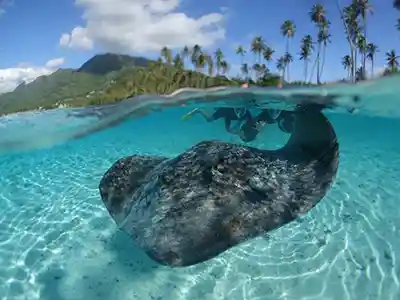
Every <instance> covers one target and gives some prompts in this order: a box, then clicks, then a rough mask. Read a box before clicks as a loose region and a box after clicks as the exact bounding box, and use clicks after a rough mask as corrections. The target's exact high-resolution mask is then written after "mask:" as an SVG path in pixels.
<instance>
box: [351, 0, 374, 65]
mask: <svg viewBox="0 0 400 300" xmlns="http://www.w3.org/2000/svg"><path fill="white" fill-rule="evenodd" d="M353 5H354V6H355V9H356V11H357V14H358V15H360V16H361V19H362V21H363V29H364V30H363V31H364V32H363V35H364V38H365V40H366V41H367V15H368V13H370V14H372V12H373V11H372V5H371V3H369V0H353ZM364 67H365V66H364Z"/></svg>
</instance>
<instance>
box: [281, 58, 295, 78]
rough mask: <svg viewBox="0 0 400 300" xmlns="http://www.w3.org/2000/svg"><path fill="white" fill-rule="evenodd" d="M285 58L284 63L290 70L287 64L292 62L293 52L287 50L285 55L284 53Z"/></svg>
mask: <svg viewBox="0 0 400 300" xmlns="http://www.w3.org/2000/svg"><path fill="white" fill-rule="evenodd" d="M283 59H284V63H285V67H286V70H289V69H288V67H287V66H288V64H290V63H291V62H293V56H292V54H290V53H289V52H286V53H285V55H283ZM287 77H289V76H287ZM288 80H289V79H288Z"/></svg>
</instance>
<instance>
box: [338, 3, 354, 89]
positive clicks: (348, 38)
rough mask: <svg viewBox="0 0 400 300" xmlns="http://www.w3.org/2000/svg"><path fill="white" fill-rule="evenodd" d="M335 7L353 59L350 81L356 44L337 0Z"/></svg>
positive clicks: (352, 75)
mask: <svg viewBox="0 0 400 300" xmlns="http://www.w3.org/2000/svg"><path fill="white" fill-rule="evenodd" d="M336 7H337V9H338V10H339V13H340V18H341V19H342V23H343V27H344V29H345V31H346V38H347V42H348V43H349V46H350V53H351V58H352V61H353V67H352V70H351V72H352V74H351V77H352V81H353V82H354V79H355V74H356V72H355V64H354V60H353V58H354V56H355V55H354V52H355V49H356V46H355V44H354V42H353V40H352V39H351V36H350V31H349V28H348V27H347V24H346V21H345V18H344V15H343V11H342V9H341V8H340V3H339V0H336Z"/></svg>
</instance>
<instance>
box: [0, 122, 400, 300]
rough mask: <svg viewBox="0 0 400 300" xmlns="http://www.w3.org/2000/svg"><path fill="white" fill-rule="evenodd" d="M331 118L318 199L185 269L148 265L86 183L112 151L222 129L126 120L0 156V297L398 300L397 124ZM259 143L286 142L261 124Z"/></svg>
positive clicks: (93, 183) (158, 148) (172, 148)
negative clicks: (330, 169) (330, 158)
mask: <svg viewBox="0 0 400 300" xmlns="http://www.w3.org/2000/svg"><path fill="white" fill-rule="evenodd" d="M331 119H332V120H333V124H334V125H335V128H336V130H337V133H338V136H339V137H340V147H341V149H340V150H341V160H340V167H339V174H338V179H337V180H336V182H335V184H334V186H333V188H332V190H331V191H330V193H329V195H328V196H327V197H326V198H325V199H324V200H323V201H322V202H321V203H320V204H319V205H318V206H317V207H316V208H315V209H313V210H312V211H311V213H309V214H307V215H306V216H305V217H304V218H302V219H300V220H298V221H296V222H293V223H291V224H289V225H288V226H286V227H283V228H281V229H279V230H277V231H276V232H273V233H272V234H270V235H269V236H265V237H260V238H258V239H255V240H252V241H250V242H248V243H246V244H243V245H241V246H239V247H235V248H233V249H231V250H229V251H227V252H226V253H224V254H223V255H220V256H218V257H217V258H215V259H213V260H211V261H209V262H207V263H205V264H201V265H198V266H194V267H190V268H186V269H169V268H166V267H160V266H158V265H157V264H155V263H153V262H152V261H151V260H150V259H148V258H147V257H146V256H145V255H144V254H143V253H142V252H141V251H140V250H139V249H137V248H136V247H135V245H134V244H133V243H132V241H131V240H130V238H129V237H127V236H126V235H125V234H123V233H122V232H120V231H118V230H117V228H116V226H115V224H114V223H113V220H112V219H111V217H109V215H108V213H107V211H106V210H105V208H104V206H103V204H102V202H101V200H100V198H99V194H98V191H97V186H98V182H99V180H100V178H101V176H102V175H103V173H104V171H106V170H107V169H108V168H109V167H110V165H111V164H112V163H113V162H114V161H115V160H117V159H118V158H120V157H121V156H125V155H130V154H132V153H149V154H163V155H168V156H173V155H176V154H178V153H179V152H181V151H183V150H185V149H186V148H187V147H189V146H190V145H191V144H192V143H195V142H197V141H199V140H201V139H211V138H221V139H224V140H227V141H233V142H234V141H237V140H236V139H235V138H233V137H229V136H227V135H226V134H225V133H224V130H223V125H222V123H219V124H213V125H210V124H205V123H204V122H203V121H202V120H200V119H196V118H193V120H190V121H187V122H191V123H181V121H180V120H179V118H177V117H176V116H175V117H173V116H172V117H171V119H169V120H168V119H164V123H163V124H156V123H155V122H154V120H150V119H148V120H146V119H144V120H136V121H129V122H127V123H124V124H123V125H121V126H120V127H116V128H113V129H109V130H107V131H103V132H101V133H98V134H95V135H92V136H89V137H86V138H85V139H83V140H78V141H74V142H71V143H68V144H65V145H61V146H58V147H56V148H53V149H50V150H41V151H36V152H30V153H25V154H20V155H12V156H5V157H0V169H1V170H2V172H1V174H0V185H1V187H2V188H1V189H0V202H1V203H2V204H3V205H1V207H0V299H4V300H10V299H29V300H35V299H45V300H72V299H73V300H80V299H82V300H84V299H91V300H92V299H93V300H95V299H100V300H103V299H104V300H110V299H113V300H131V299H138V300H139V299H140V300H147V299H152V300H161V299H163V300H178V299H179V300H180V299H182V300H183V299H184V300H197V299H206V300H217V299H218V300H220V299H229V300H236V299H246V300H256V299H263V300H277V299H286V300H306V299H307V300H308V299H318V300H325V299H326V300H328V299H329V300H350V299H351V300H357V299H363V300H364V299H371V300H372V299H384V300H396V299H400V284H399V281H400V263H399V259H400V257H399V255H400V219H399V217H398V216H399V209H398V203H400V202H399V201H400V195H399V193H398V192H399V190H400V151H399V149H400V141H399V139H398V137H397V140H396V136H398V132H399V130H400V121H393V120H384V119H378V118H361V117H353V116H341V115H335V116H332V117H331ZM185 124H188V125H185ZM189 124H190V126H189ZM161 125H162V126H161ZM185 126H187V128H186V129H185ZM177 128H179V131H178V130H177ZM185 130H186V131H185ZM263 137H264V141H265V142H264V143H265V144H264V145H259V146H262V147H267V146H268V147H277V146H279V145H281V144H282V143H284V141H285V139H286V137H285V136H283V135H282V134H281V133H279V132H278V131H277V130H276V129H273V128H272V127H271V128H270V129H267V131H266V132H265V133H264V135H263Z"/></svg>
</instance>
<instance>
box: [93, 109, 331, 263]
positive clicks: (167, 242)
mask: <svg viewBox="0 0 400 300" xmlns="http://www.w3.org/2000/svg"><path fill="white" fill-rule="evenodd" d="M338 151H339V147H338V143H337V140H336V135H335V132H334V130H333V128H332V126H331V124H330V122H329V121H328V120H327V119H326V118H325V116H324V115H323V114H322V113H321V111H320V108H319V107H316V106H304V107H299V108H298V109H297V110H296V114H295V124H294V131H293V133H292V136H291V137H290V139H289V141H288V143H287V144H286V145H285V146H284V147H283V148H282V149H279V150H274V151H265V150H259V149H256V148H251V147H245V146H241V145H235V144H230V143H224V142H220V141H204V142H201V143H199V144H197V145H195V146H193V147H192V148H191V149H189V150H187V151H186V152H184V153H182V154H181V155H179V156H177V157H176V158H172V159H167V158H163V157H151V156H137V155H136V156H131V157H127V158H123V159H120V160H119V161H118V162H116V163H115V164H114V165H113V166H112V167H111V168H110V170H109V171H107V173H106V174H105V175H104V177H103V178H102V180H101V182H100V187H99V189H100V194H101V197H102V199H103V201H104V203H105V205H106V207H107V209H108V211H109V212H110V214H111V216H112V217H113V218H114V220H115V221H116V222H117V224H118V226H119V227H120V228H121V229H122V230H124V231H126V232H127V233H128V234H129V235H130V236H131V237H132V238H133V239H134V240H135V241H136V243H137V244H138V245H139V246H140V247H141V248H142V249H143V250H144V251H145V252H146V253H147V254H148V255H149V256H150V257H151V258H152V259H154V260H156V261H158V262H159V263H161V264H165V265H170V266H188V265H193V264H196V263H199V262H203V261H206V260H208V259H210V258H213V257H215V256H216V255H218V254H220V253H222V252H224V251H225V250H227V249H229V248H231V247H233V246H235V245H237V244H239V243H241V242H243V241H245V240H248V239H250V238H253V237H256V236H259V235H261V234H265V233H266V232H268V231H271V230H274V229H276V228H279V227H280V226H283V225H285V224H287V223H289V222H291V221H293V220H294V219H295V218H296V217H297V216H299V215H301V214H304V213H306V212H308V211H309V210H310V209H311V208H313V207H314V206H315V205H316V204H317V203H318V202H319V201H320V200H321V199H322V198H323V197H324V196H325V194H326V192H327V191H328V190H329V188H330V185H331V184H332V181H333V180H334V178H335V175H336V172H337V168H338V157H339V153H338Z"/></svg>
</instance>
